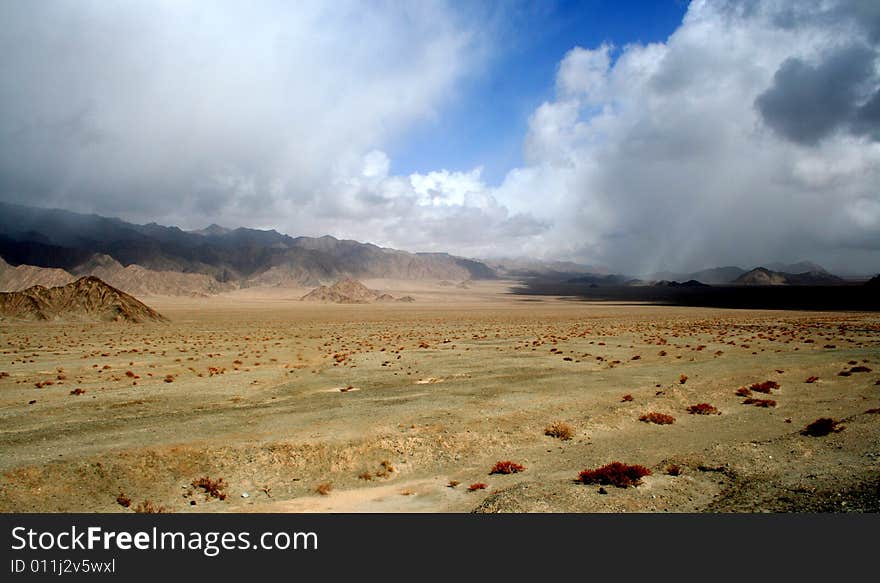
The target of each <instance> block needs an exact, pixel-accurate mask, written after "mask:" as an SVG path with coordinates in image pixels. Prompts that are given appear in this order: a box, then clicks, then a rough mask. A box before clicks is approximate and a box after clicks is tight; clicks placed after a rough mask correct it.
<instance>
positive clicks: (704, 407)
mask: <svg viewBox="0 0 880 583" xmlns="http://www.w3.org/2000/svg"><path fill="white" fill-rule="evenodd" d="M687 412H688V413H690V414H691V415H721V411H719V410H718V408H717V407H714V406H712V405H710V404H709V403H697V404H696V405H691V406H690V407H688V408H687Z"/></svg>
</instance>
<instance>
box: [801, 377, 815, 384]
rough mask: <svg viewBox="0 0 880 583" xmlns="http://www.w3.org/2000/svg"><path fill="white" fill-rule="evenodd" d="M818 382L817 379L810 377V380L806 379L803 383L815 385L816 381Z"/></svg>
mask: <svg viewBox="0 0 880 583" xmlns="http://www.w3.org/2000/svg"><path fill="white" fill-rule="evenodd" d="M818 380H819V377H810V378H808V379H807V380H805V381H804V382H805V383H809V384H813V383H815V382H816V381H818Z"/></svg>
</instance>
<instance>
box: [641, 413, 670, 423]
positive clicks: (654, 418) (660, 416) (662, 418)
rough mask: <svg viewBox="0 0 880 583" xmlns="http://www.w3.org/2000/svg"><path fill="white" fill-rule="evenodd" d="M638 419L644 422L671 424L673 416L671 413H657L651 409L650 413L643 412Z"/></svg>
mask: <svg viewBox="0 0 880 583" xmlns="http://www.w3.org/2000/svg"><path fill="white" fill-rule="evenodd" d="M639 421H644V422H645V423H656V424H657V425H672V424H673V423H675V417H673V416H672V415H667V414H666V413H657V412H655V411H652V412H650V413H645V414H644V415H642V416H641V417H639Z"/></svg>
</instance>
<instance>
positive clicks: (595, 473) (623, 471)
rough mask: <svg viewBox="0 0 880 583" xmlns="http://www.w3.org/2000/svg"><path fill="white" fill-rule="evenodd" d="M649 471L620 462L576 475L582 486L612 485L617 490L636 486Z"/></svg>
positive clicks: (643, 467)
mask: <svg viewBox="0 0 880 583" xmlns="http://www.w3.org/2000/svg"><path fill="white" fill-rule="evenodd" d="M650 475H651V470H649V469H648V468H646V467H645V466H631V465H627V464H624V463H621V462H611V463H610V464H607V465H604V466H602V467H601V468H595V469H586V470H584V471H582V472H581V473H579V474H578V481H579V482H582V483H584V484H602V485H609V484H610V485H612V486H617V487H618V488H627V487H629V486H638V485H639V484H640V483H641V481H642V478H643V477H644V476H650Z"/></svg>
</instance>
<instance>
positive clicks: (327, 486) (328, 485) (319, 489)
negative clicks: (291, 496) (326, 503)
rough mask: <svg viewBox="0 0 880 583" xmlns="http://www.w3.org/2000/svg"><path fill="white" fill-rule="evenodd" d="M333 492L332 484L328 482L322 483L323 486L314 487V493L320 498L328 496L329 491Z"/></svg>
mask: <svg viewBox="0 0 880 583" xmlns="http://www.w3.org/2000/svg"><path fill="white" fill-rule="evenodd" d="M331 490H333V484H331V483H330V482H324V483H323V484H318V485H317V486H315V492H317V493H318V494H320V495H321V496H327V495H328V494H330V491H331Z"/></svg>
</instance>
